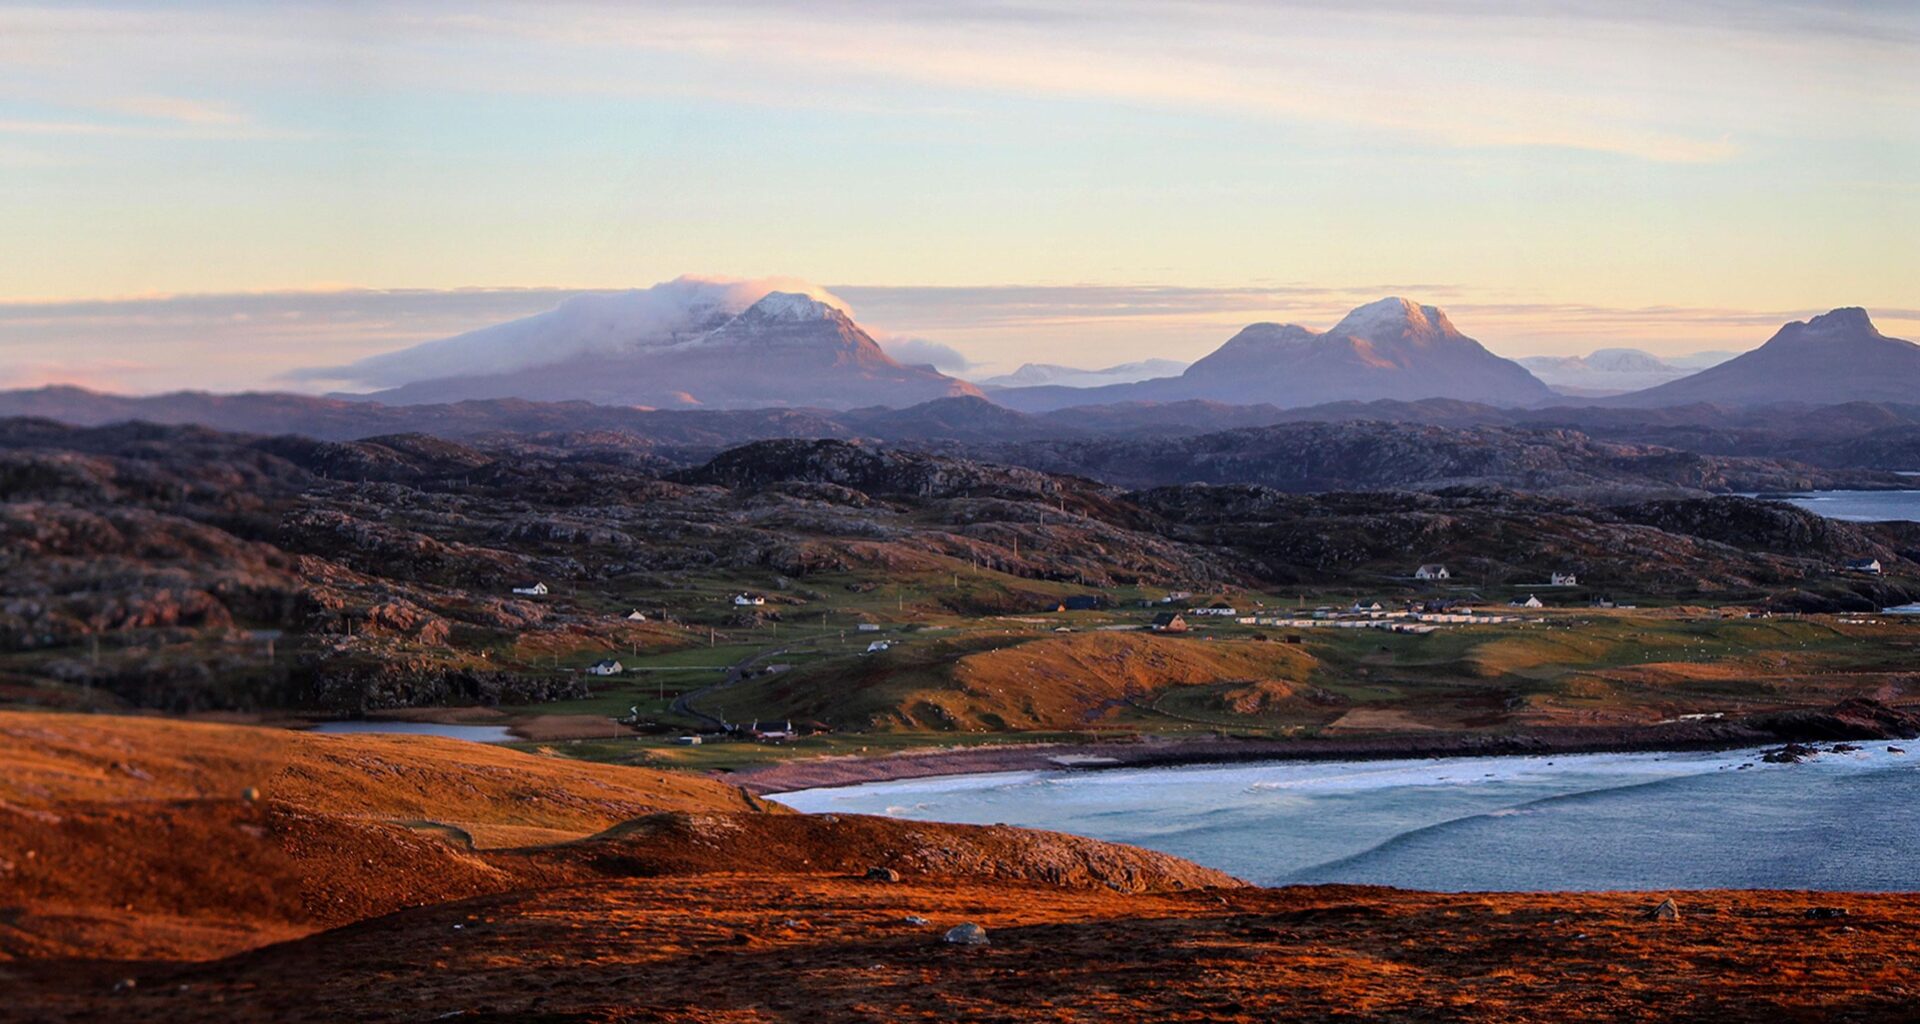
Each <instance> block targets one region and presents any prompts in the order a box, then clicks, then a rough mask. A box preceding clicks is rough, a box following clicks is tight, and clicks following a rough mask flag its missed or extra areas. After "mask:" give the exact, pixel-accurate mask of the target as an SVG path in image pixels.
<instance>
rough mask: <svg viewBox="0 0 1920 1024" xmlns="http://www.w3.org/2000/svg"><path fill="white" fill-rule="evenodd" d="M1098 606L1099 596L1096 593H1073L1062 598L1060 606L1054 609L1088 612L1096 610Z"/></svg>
mask: <svg viewBox="0 0 1920 1024" xmlns="http://www.w3.org/2000/svg"><path fill="white" fill-rule="evenodd" d="M1099 607H1100V598H1099V596H1098V595H1095V594H1074V595H1073V596H1071V597H1068V598H1066V599H1064V600H1062V601H1061V602H1060V606H1059V607H1058V608H1056V609H1054V610H1055V611H1062V612H1090V611H1096V610H1098V609H1099Z"/></svg>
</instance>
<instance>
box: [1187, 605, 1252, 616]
mask: <svg viewBox="0 0 1920 1024" xmlns="http://www.w3.org/2000/svg"><path fill="white" fill-rule="evenodd" d="M1192 614H1194V615H1219V616H1224V617H1226V618H1232V617H1234V616H1236V615H1239V614H1240V610H1239V609H1237V608H1235V607H1233V606H1232V605H1230V604H1210V605H1207V606H1205V607H1203V608H1195V609H1193V610H1192Z"/></svg>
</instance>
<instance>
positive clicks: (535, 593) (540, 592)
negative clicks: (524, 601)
mask: <svg viewBox="0 0 1920 1024" xmlns="http://www.w3.org/2000/svg"><path fill="white" fill-rule="evenodd" d="M513 592H514V593H516V594H521V595H524V596H526V597H545V596H546V594H547V585H546V584H545V583H535V584H533V585H532V586H526V587H515V588H513Z"/></svg>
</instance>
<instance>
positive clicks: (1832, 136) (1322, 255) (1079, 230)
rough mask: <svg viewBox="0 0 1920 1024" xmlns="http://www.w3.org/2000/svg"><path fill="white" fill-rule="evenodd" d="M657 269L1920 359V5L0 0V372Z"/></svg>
mask: <svg viewBox="0 0 1920 1024" xmlns="http://www.w3.org/2000/svg"><path fill="white" fill-rule="evenodd" d="M683 274H703V275H719V276H731V277H741V278H758V277H771V276H782V277H790V278H799V279H804V280H806V281H810V282H815V283H817V284H819V285H821V286H823V287H826V288H828V289H831V291H832V292H833V293H834V294H836V295H838V296H840V297H842V298H843V299H845V300H846V301H847V302H848V303H849V304H850V305H851V306H852V307H853V310H854V313H855V314H856V316H857V317H858V318H859V319H860V320H861V322H862V323H863V324H867V325H868V326H870V327H871V328H873V329H874V330H875V332H876V334H878V335H880V336H881V337H882V338H883V339H885V340H887V341H888V342H889V343H892V344H896V345H909V344H918V345H923V346H932V347H939V346H944V348H945V349H951V350H954V351H955V352H957V353H960V356H959V357H958V358H959V359H960V360H961V361H963V362H965V363H966V364H968V365H969V366H970V368H971V372H979V373H986V372H994V371H1001V370H1007V369H1011V368H1013V367H1014V366H1017V365H1018V364H1020V363H1022V362H1027V361H1044V362H1055V363H1066V364H1077V365H1089V366H1092V365H1104V364H1109V363H1115V362H1122V361H1127V360H1134V359H1141V358H1147V357H1153V356H1160V357H1168V358H1178V359H1193V358H1197V357H1198V356H1200V355H1203V354H1205V353H1206V352H1207V351H1210V350H1211V349H1212V348H1214V347H1215V346H1217V345H1218V344H1219V343H1220V342H1222V341H1224V340H1225V339H1226V338H1227V337H1228V336H1230V335H1231V333H1232V332H1233V331H1234V330H1235V329H1237V328H1238V327H1239V326H1241V325H1244V324H1246V323H1249V322H1253V321H1258V320H1277V321H1290V322H1298V323H1304V324H1307V325H1310V326H1314V327H1326V326H1329V325H1331V324H1332V323H1333V322H1334V321H1335V320H1337V319H1338V318H1339V316H1340V314H1341V313H1342V312H1344V311H1345V310H1346V309H1348V308H1351V307H1352V306H1355V305H1359V304H1361V303H1363V302H1366V301H1370V300H1372V299H1376V298H1379V297H1381V296H1384V295H1404V296H1407V297H1409V298H1413V299H1416V300H1417V301H1420V302H1422V303H1429V304H1435V305H1440V306H1442V307H1444V308H1445V309H1446V310H1447V311H1448V312H1449V314H1450V315H1451V317H1452V319H1453V320H1454V322H1455V323H1456V324H1457V325H1458V326H1459V327H1460V328H1461V329H1462V330H1463V331H1465V332H1466V333H1468V334H1470V335H1473V336H1475V337H1477V338H1479V339H1480V340H1481V341H1482V342H1484V343H1486V344H1487V345H1488V347H1490V348H1492V349H1493V350H1494V351H1496V352H1500V353H1502V354H1505V355H1527V354H1572V353H1580V352H1585V351H1589V350H1591V349H1593V348H1598V347H1605V346H1614V345H1635V346H1639V347H1644V348H1647V349H1650V350H1653V351H1656V352H1663V353H1680V352H1688V351H1694V350H1698V349H1744V348H1750V347H1752V346H1753V345H1756V344H1758V343H1760V342H1762V341H1764V340H1765V339H1766V337H1767V336H1768V335H1770V334H1771V333H1772V331H1773V329H1775V328H1776V327H1778V326H1779V324H1781V323H1783V322H1785V321H1787V320H1791V319H1801V318H1804V317H1806V316H1808V315H1810V314H1813V313H1818V312H1822V311H1825V310H1826V309H1829V308H1832V307H1835V306H1842V305H1862V306H1866V307H1867V308H1868V309H1869V310H1870V311H1872V312H1873V313H1874V315H1875V319H1876V322H1877V323H1878V324H1879V325H1880V327H1881V329H1882V330H1883V331H1886V332H1887V333H1889V334H1894V335H1898V336H1904V337H1909V338H1920V4H1915V3H1912V2H1911V0H1891V2H1862V3H1838V2H1821V0H1808V2H1798V3H1780V4H1767V3H1755V2H1733V0H1670V2H1658V3H1655V2H1637V0H1616V2H1606V3H1601V2H1536V3H1522V2H1509V0H1431V2H1423V3H1412V2H1404V0H1398V2H1397V0H1382V2H1369V0H1355V2H1344V3H1343V2H1335V0H1306V2H1292V0H1279V2H1253V0H1245V2H1242V0H1209V2H1160V3H1145V2H1129V0H1110V2H1104V3H1099V4H1086V3H1066V2H1060V0H1038V2H1029V0H951V2H946V3H940V4H931V3H929V4H902V3H893V2H880V0H812V2H774V0H748V2H740V3H728V2H712V3H701V4H686V3H673V4H659V3H646V2H619V3H614V2H584V0H554V2H546V3H539V4H532V3H498V2H487V0H469V2H463V3H435V2H400V0H396V2H390V3H381V2H373V0H361V2H333V3H326V4H302V3H298V2H275V3H243V2H232V0H229V2H204V3H194V2H173V3H166V4H159V3H121V4H114V3H98V4H66V3H56V4H31V3H28V4H21V3H12V2H8V0H0V386H25V385H32V384H38V383H45V382H52V381H67V382H75V383H82V384H88V385H91V386H96V387H102V388H108V389H112V390H124V391H136V392H151V391H158V390H165V389H170V388H179V387H200V388H210V389H217V390H229V389H236V388H294V389H312V388H315V387H320V386H323V385H322V384H321V383H317V382H315V381H314V380H312V379H311V378H310V377H304V376H301V375H300V373H299V371H300V370H301V368H303V367H312V366H316V365H339V364H345V363H350V362H352V361H354V360H357V359H361V358H364V357H366V356H369V355H374V354H377V353H380V352H383V351H389V350H392V349H397V348H401V347H404V346H406V345H410V344H414V343H417V342H420V341H424V340H429V339H432V338H437V337H444V336H447V335H450V334H455V333H459V332H462V331H466V330H470V329H473V328H477V327H481V326H485V325H487V324H491V323H496V322H499V321H500V320H504V319H509V318H511V317H515V316H523V315H527V314H531V313H535V312H539V311H541V310H544V309H548V308H551V307H552V306H553V305H555V304H557V303H558V302H559V301H561V300H562V299H564V298H565V297H567V296H569V295H572V294H576V293H579V292H582V291H592V290H609V289H625V288H634V287H646V286H649V285H652V284H654V283H656V282H660V281H666V280H670V279H673V278H676V277H679V276H680V275H683Z"/></svg>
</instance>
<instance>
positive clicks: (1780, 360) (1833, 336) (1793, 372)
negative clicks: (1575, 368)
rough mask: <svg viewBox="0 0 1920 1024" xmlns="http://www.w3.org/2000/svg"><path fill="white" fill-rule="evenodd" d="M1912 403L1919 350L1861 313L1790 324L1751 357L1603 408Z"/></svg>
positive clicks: (1919, 383)
mask: <svg viewBox="0 0 1920 1024" xmlns="http://www.w3.org/2000/svg"><path fill="white" fill-rule="evenodd" d="M1915 396H1920V345H1916V344H1914V343H1913V342H1910V341H1903V340H1901V339H1899V338H1889V337H1887V336H1886V335H1884V334H1881V333H1880V330H1879V329H1878V328H1876V327H1875V326H1874V325H1873V320H1872V319H1871V318H1870V317H1868V316H1867V311H1866V310H1864V309H1860V308H1859V307H1847V308H1843V309H1836V310H1834V311H1833V312H1831V313H1826V314H1823V315H1821V316H1816V317H1814V318H1812V319H1811V320H1796V321H1794V322H1793V323H1790V324H1787V325H1786V326H1785V327H1782V328H1780V330H1779V331H1778V332H1777V333H1776V334H1774V336H1773V337H1772V338H1771V339H1769V340H1768V341H1767V343H1766V344H1764V345H1762V346H1760V347H1759V348H1757V349H1754V350H1753V351H1751V352H1747V353H1745V354H1743V355H1739V356H1735V357H1734V358H1732V359H1729V360H1727V361H1726V362H1724V363H1721V364H1719V365H1718V366H1712V367H1708V368H1707V369H1705V370H1702V371H1700V372H1699V373H1696V374H1693V375H1692V376H1689V377H1684V378H1682V379H1680V380H1676V381H1673V382H1672V383H1669V384H1662V385H1660V386H1658V387H1653V388H1648V389H1646V390H1645V391H1636V392H1633V393H1632V394H1627V395H1621V396H1619V397H1617V398H1611V399H1606V400H1605V404H1609V405H1622V406H1632V407H1635V408H1654V407H1658V406H1667V405H1686V404H1690V403H1694V402H1712V403H1715V404H1718V405H1767V404H1772V403H1777V402H1802V403H1806V404H1809V405H1825V404H1831V403H1838V402H1911V401H1914V400H1915Z"/></svg>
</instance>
